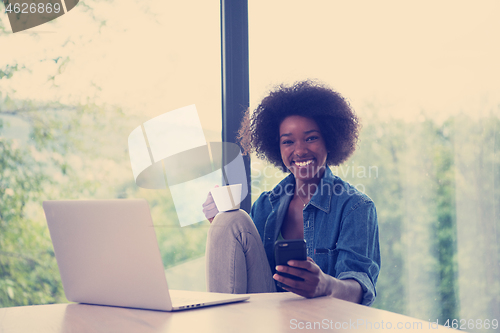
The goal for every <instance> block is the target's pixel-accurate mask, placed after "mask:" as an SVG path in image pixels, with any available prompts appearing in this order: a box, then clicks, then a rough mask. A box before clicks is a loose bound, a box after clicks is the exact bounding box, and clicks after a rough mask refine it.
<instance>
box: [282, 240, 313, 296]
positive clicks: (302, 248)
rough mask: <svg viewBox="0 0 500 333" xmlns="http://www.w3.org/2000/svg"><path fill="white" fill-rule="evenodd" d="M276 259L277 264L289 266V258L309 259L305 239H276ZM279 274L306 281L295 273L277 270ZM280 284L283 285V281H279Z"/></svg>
mask: <svg viewBox="0 0 500 333" xmlns="http://www.w3.org/2000/svg"><path fill="white" fill-rule="evenodd" d="M274 259H275V261H276V265H284V266H288V264H287V262H288V261H289V260H307V251H306V241H305V240H303V239H285V240H279V241H276V242H275V243H274ZM277 274H279V275H281V276H284V277H287V278H290V279H293V280H297V281H304V279H302V278H299V277H297V276H295V275H290V274H287V273H280V272H277ZM278 285H280V286H281V285H282V283H280V282H278Z"/></svg>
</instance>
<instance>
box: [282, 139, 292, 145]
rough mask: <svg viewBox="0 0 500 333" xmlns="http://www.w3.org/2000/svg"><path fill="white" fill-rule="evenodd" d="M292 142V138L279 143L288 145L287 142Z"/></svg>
mask: <svg viewBox="0 0 500 333" xmlns="http://www.w3.org/2000/svg"><path fill="white" fill-rule="evenodd" d="M292 143H293V142H292V140H285V141H283V142H282V143H281V144H283V145H289V144H292Z"/></svg>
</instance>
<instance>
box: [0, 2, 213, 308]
mask: <svg viewBox="0 0 500 333" xmlns="http://www.w3.org/2000/svg"><path fill="white" fill-rule="evenodd" d="M0 8H1V13H2V14H0V18H1V21H0V31H2V32H1V33H0V44H1V45H2V56H1V57H0V306H13V305H24V304H41V303H50V302H59V301H61V300H63V297H64V296H63V292H62V287H61V285H60V282H59V281H58V277H59V274H58V271H57V265H56V263H55V259H54V257H53V253H52V245H51V242H50V237H49V234H48V231H47V228H46V222H45V217H44V214H43V210H42V201H43V200H49V199H81V198H92V199H104V198H108V199H109V198H146V199H147V200H148V202H149V203H150V207H151V212H152V216H153V221H154V223H155V225H156V232H157V237H158V241H159V245H160V251H161V253H162V256H163V262H164V265H165V267H166V268H167V272H168V276H169V280H170V281H169V282H170V285H171V287H173V288H186V289H204V288H205V286H204V281H202V280H201V281H200V280H199V279H197V278H196V279H191V277H190V274H191V273H190V272H186V270H185V269H183V272H184V276H183V279H179V278H178V276H176V272H177V271H178V269H177V271H176V270H173V271H172V270H171V268H172V267H174V266H178V265H180V264H184V263H185V262H186V261H189V260H193V259H196V258H200V257H202V256H203V255H204V252H205V241H206V231H207V226H208V222H202V223H198V224H196V225H191V226H188V227H184V228H181V227H180V226H179V223H178V221H177V217H176V214H175V210H174V208H173V204H172V200H171V196H170V193H169V191H168V190H147V189H142V188H138V187H137V186H136V185H135V183H134V178H133V175H132V171H131V167H130V159H129V156H128V151H127V137H128V135H129V134H130V132H131V131H132V130H133V129H134V128H136V127H137V126H140V124H142V123H144V122H145V121H147V120H149V119H151V118H153V117H155V116H158V115H161V114H163V113H165V112H168V111H171V110H175V109H177V108H180V107H183V106H187V105H191V104H195V105H196V107H197V109H198V115H199V118H200V122H201V124H202V126H203V130H204V134H205V138H206V140H207V141H220V133H221V125H220V124H221V115H220V113H221V112H220V110H221V102H220V101H221V98H220V96H221V88H220V87H221V82H220V71H221V69H220V24H219V16H220V5H219V2H218V1H201V2H200V1H180V2H179V1H166V2H165V1H160V2H158V1H146V2H144V1H134V0H129V1H125V2H123V1H120V2H112V1H109V2H108V1H106V2H102V1H85V2H80V3H79V4H78V5H77V7H75V8H74V9H73V10H71V12H69V13H67V14H66V15H64V16H61V17H59V18H58V19H56V20H54V21H52V22H50V23H47V24H44V25H40V26H38V27H35V28H32V29H29V30H26V31H23V32H19V33H14V34H13V33H10V29H9V21H8V18H7V15H5V14H4V7H3V4H2V5H0ZM200 207H201V202H200ZM198 263H199V260H198ZM202 264H204V262H203V261H202ZM197 267H198V268H199V265H198V266H197ZM202 272H203V273H204V270H203V271H202ZM196 273H197V274H198V272H196ZM193 274H195V272H193ZM198 276H199V274H198V275H196V277H198ZM181 283H184V284H181Z"/></svg>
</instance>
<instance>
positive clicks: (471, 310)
mask: <svg viewBox="0 0 500 333" xmlns="http://www.w3.org/2000/svg"><path fill="white" fill-rule="evenodd" d="M499 9H500V8H499V4H498V2H496V1H484V2H481V3H471V2H456V1H455V2H453V1H445V2H439V3H436V2H431V1H424V2H419V3H418V4H415V3H406V2H401V1H382V2H380V1H377V2H373V1H355V2H346V1H343V2H342V1H314V2H311V3H307V4H306V3H304V2H300V1H273V2H268V1H251V2H250V4H249V20H250V23H249V27H250V31H249V35H250V100H251V107H252V109H254V108H255V107H256V106H257V104H258V103H259V101H260V100H261V99H262V98H263V97H264V96H265V95H266V92H267V91H268V89H270V88H271V87H272V86H273V85H275V84H278V83H282V82H285V83H292V82H294V81H298V80H303V79H306V78H313V79H319V80H321V81H323V82H325V83H327V84H329V85H330V86H331V87H332V88H334V89H335V90H337V91H339V92H340V93H341V94H343V95H344V96H345V97H346V98H347V99H348V100H349V102H350V103H351V105H352V106H353V107H354V109H355V110H356V111H357V113H358V114H359V115H360V116H361V119H362V125H363V129H362V132H361V139H360V143H359V149H358V150H357V152H356V154H355V155H354V156H353V157H352V158H351V159H350V160H349V161H348V162H346V163H345V164H343V165H340V166H338V167H332V171H334V173H336V174H337V175H338V176H340V177H341V178H343V179H345V180H347V181H349V182H351V184H353V185H355V186H356V187H357V188H358V189H360V190H361V191H363V192H365V193H366V194H368V195H369V196H370V197H371V198H372V199H373V200H374V202H375V204H376V206H377V211H378V218H379V228H380V242H381V252H382V267H381V272H380V277H379V281H378V284H377V291H378V296H377V300H376V302H375V304H374V306H376V307H379V308H383V309H386V310H390V311H395V312H399V313H403V314H406V315H410V316H414V317H418V318H421V319H424V320H429V319H430V320H432V321H434V322H435V321H436V320H438V319H439V323H440V324H442V323H445V321H446V320H447V319H450V320H453V319H461V318H467V319H478V318H484V319H486V318H491V319H492V318H498V317H499V316H500V309H499V304H500V282H499V281H500V268H499V267H500V266H499V259H500V257H499V255H500V246H499V243H498V239H500V238H499V237H500V222H499V213H498V212H499V211H500V210H499V208H500V207H499V202H500V197H499V196H500V190H499V186H498V185H497V184H498V183H499V179H500V160H499V154H498V133H499V129H500V109H499V107H498V106H499V105H500V92H499V90H498V77H499V74H500V64H499V62H498V60H497V59H499V57H500V48H499V47H498V43H496V41H497V40H498V39H499V33H500V22H499V21H498V19H497V18H496V17H495V13H497V12H498V10H499ZM252 163H253V166H254V167H253V170H254V173H253V176H254V178H256V179H258V180H257V181H255V183H254V186H253V188H252V189H253V191H254V193H252V194H253V198H254V200H255V198H256V197H258V195H259V194H260V193H255V191H256V189H259V188H260V189H261V191H263V190H269V189H271V188H272V185H269V184H276V183H277V182H278V181H279V179H281V176H276V177H275V176H269V175H270V174H271V172H268V175H264V174H263V173H262V172H261V169H263V168H266V167H267V166H265V165H261V166H260V169H259V170H258V171H257V168H258V167H257V162H256V161H255V159H254V160H253V162H252ZM264 182H267V183H268V185H266V186H264V184H265V183H264ZM467 329H469V330H470V328H469V327H468V328H467ZM472 331H473V330H472ZM479 331H480V330H479Z"/></svg>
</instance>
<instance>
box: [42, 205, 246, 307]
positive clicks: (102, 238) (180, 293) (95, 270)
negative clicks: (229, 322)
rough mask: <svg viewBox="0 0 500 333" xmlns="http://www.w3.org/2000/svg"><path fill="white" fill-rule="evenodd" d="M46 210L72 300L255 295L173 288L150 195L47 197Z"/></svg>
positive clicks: (160, 303)
mask: <svg viewBox="0 0 500 333" xmlns="http://www.w3.org/2000/svg"><path fill="white" fill-rule="evenodd" d="M43 209H44V211H45V217H46V218H47V224H48V227H49V231H50V237H51V238H52V244H53V246H54V252H55V256H56V260H57V264H58V266H59V272H60V273H61V280H62V284H63V287H64V293H65V295H66V298H67V299H68V300H69V301H71V302H78V303H86V304H97V305H109V306H119V307H128V308H139V309H149V310H161V311H176V310H185V309H193V308H199V307H204V306H211V305H217V304H226V303H233V302H240V301H245V300H247V299H249V298H250V297H249V296H247V295H234V294H222V293H211V292H195V291H184V290H169V289H168V284H167V279H166V277H165V271H164V268H163V263H162V260H161V256H160V250H159V248H158V242H157V240H156V235H155V231H154V227H153V221H152V219H151V213H150V211H149V205H148V203H147V201H146V200H143V199H134V200H128V199H127V200H126V199H117V200H62V201H44V202H43Z"/></svg>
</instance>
